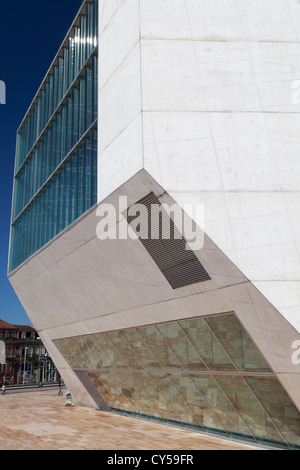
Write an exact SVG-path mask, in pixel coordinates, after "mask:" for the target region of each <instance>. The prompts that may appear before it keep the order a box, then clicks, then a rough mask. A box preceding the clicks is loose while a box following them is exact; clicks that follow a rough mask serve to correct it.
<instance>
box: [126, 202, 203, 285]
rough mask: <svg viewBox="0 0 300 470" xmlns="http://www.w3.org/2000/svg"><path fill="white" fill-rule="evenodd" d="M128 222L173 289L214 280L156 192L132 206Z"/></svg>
mask: <svg viewBox="0 0 300 470" xmlns="http://www.w3.org/2000/svg"><path fill="white" fill-rule="evenodd" d="M137 205H142V206H144V207H145V210H141V211H138V207H137ZM137 219H138V222H139V223H138V224H136V222H137ZM127 221H128V223H129V225H130V226H131V227H132V229H133V230H134V232H135V233H136V235H137V236H138V237H139V239H140V241H141V243H142V244H143V246H144V247H145V249H146V250H147V252H148V253H149V255H150V256H151V258H152V259H153V261H154V262H155V263H156V265H157V266H158V268H159V269H160V271H161V272H162V274H163V275H164V276H165V278H166V279H167V281H168V283H169V284H170V285H171V287H172V288H173V289H178V288H179V287H185V286H188V285H190V284H195V283H197V282H203V281H208V280H210V279H211V278H210V276H209V275H208V273H207V272H206V270H205V269H204V267H203V266H202V264H201V263H200V261H199V260H198V258H197V257H196V255H195V253H194V252H193V251H192V250H191V249H189V247H188V244H187V242H186V240H185V239H184V238H183V237H182V235H181V234H180V233H179V231H178V229H177V228H176V226H175V224H174V222H173V220H172V219H171V218H170V216H169V215H168V213H167V212H166V210H165V209H164V208H163V206H162V205H161V203H160V202H159V200H158V198H157V197H156V196H155V195H154V194H153V193H151V194H149V195H148V196H146V197H145V198H143V199H142V200H140V201H139V202H137V203H136V204H135V205H134V206H132V207H130V208H129V209H128V211H127Z"/></svg>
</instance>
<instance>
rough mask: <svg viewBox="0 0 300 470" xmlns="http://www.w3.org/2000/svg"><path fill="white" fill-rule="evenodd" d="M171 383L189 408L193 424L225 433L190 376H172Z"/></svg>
mask: <svg viewBox="0 0 300 470" xmlns="http://www.w3.org/2000/svg"><path fill="white" fill-rule="evenodd" d="M172 382H173V384H174V385H175V386H176V387H177V389H178V390H180V393H181V395H182V396H183V398H184V400H185V401H186V403H187V405H188V406H189V408H190V410H191V412H192V415H193V422H194V424H197V423H198V426H200V427H203V428H205V429H206V430H214V431H216V430H217V431H218V432H221V433H225V429H224V426H223V425H222V423H221V422H220V420H219V419H218V418H217V416H216V414H215V413H214V411H213V410H212V409H211V407H210V405H209V403H208V402H207V400H205V399H204V397H203V395H202V394H201V393H200V391H199V388H198V387H196V385H195V383H194V382H193V380H192V376H188V375H183V374H173V375H172Z"/></svg>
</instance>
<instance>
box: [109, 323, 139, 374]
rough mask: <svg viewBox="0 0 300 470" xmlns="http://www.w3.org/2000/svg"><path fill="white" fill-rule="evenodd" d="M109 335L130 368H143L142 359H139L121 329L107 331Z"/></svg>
mask: <svg viewBox="0 0 300 470" xmlns="http://www.w3.org/2000/svg"><path fill="white" fill-rule="evenodd" d="M107 336H108V337H109V339H110V341H111V342H112V344H113V345H114V346H115V348H116V349H117V351H118V352H119V353H120V355H121V356H122V358H123V360H124V361H125V363H126V364H127V365H128V366H129V367H130V368H132V369H143V365H142V363H141V361H140V360H139V359H138V357H137V356H136V354H135V353H134V351H133V350H132V349H131V347H130V345H129V343H128V342H127V341H126V339H125V338H124V336H123V335H122V333H121V332H120V331H112V332H110V333H107Z"/></svg>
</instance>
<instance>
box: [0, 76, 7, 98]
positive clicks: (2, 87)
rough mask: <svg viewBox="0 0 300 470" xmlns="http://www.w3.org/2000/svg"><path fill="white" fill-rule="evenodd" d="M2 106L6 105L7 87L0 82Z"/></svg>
mask: <svg viewBox="0 0 300 470" xmlns="http://www.w3.org/2000/svg"><path fill="white" fill-rule="evenodd" d="M0 104H6V85H5V83H4V82H3V80H0Z"/></svg>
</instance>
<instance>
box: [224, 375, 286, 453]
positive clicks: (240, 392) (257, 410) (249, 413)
mask: <svg viewBox="0 0 300 470" xmlns="http://www.w3.org/2000/svg"><path fill="white" fill-rule="evenodd" d="M216 379H217V381H218V382H219V384H220V385H221V387H222V388H223V390H224V391H225V393H226V394H227V396H228V398H229V399H230V401H231V403H232V404H233V406H234V407H235V409H236V410H237V411H238V412H239V414H240V415H241V416H242V418H243V419H244V421H245V423H246V424H247V425H248V427H249V429H250V430H251V431H252V433H253V434H254V436H255V437H256V439H257V440H258V441H259V442H261V443H262V444H265V443H266V441H269V442H274V443H275V442H276V443H280V442H282V441H283V438H282V436H281V435H280V433H279V432H278V431H277V429H276V428H275V426H274V424H273V423H272V421H271V419H270V418H269V416H268V415H267V413H266V412H265V410H264V409H263V407H262V406H261V404H260V403H259V401H258V400H257V398H256V397H255V395H254V394H253V393H252V391H251V389H250V388H249V387H248V385H247V383H246V382H245V380H244V379H243V377H238V376H235V377H221V376H218V377H216Z"/></svg>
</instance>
